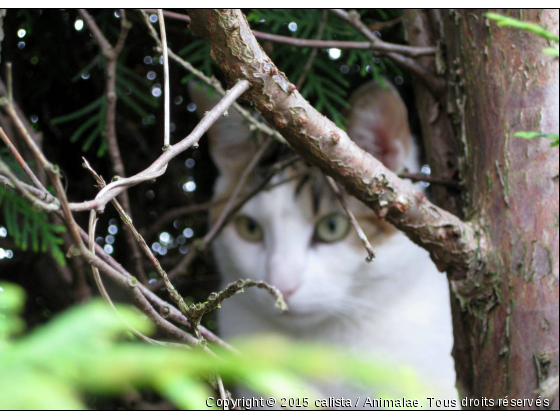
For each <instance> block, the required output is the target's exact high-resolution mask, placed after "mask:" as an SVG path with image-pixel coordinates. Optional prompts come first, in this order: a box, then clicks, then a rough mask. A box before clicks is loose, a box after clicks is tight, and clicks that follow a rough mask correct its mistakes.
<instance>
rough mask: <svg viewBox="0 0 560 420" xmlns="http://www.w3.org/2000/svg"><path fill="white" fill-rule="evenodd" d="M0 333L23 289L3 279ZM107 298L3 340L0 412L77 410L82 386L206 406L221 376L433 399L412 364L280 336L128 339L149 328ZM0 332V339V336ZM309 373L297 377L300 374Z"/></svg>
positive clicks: (293, 390) (275, 392)
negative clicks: (221, 340) (189, 341)
mask: <svg viewBox="0 0 560 420" xmlns="http://www.w3.org/2000/svg"><path fill="white" fill-rule="evenodd" d="M1 287H2V292H0V296H1V299H2V300H0V303H1V305H2V309H1V311H0V315H2V316H0V331H5V330H6V324H7V323H8V322H10V321H9V319H10V318H9V317H13V316H14V315H15V312H16V311H17V310H20V309H21V308H22V305H23V293H22V291H21V289H19V288H18V287H15V286H13V285H9V284H2V286H1ZM118 311H119V313H120V315H121V317H119V316H117V315H116V314H115V313H114V311H112V310H111V309H110V308H109V307H108V306H107V305H106V304H105V303H104V302H102V301H93V302H91V303H89V304H87V305H82V306H79V307H74V308H72V309H70V310H69V311H67V312H65V313H63V314H61V315H59V316H57V317H55V318H54V319H53V320H51V321H50V322H48V323H47V324H45V325H43V326H40V327H37V328H36V329H35V330H33V332H32V333H31V334H29V335H28V336H26V337H24V338H21V339H18V340H12V341H10V340H8V341H7V342H5V337H4V341H2V340H0V409H80V408H84V404H83V402H82V401H81V400H80V394H81V392H82V391H87V392H93V393H103V394H106V393H113V394H119V393H122V392H123V391H124V390H126V389H130V388H136V389H139V390H141V389H145V388H152V389H155V390H157V391H159V392H160V393H161V394H162V395H163V396H165V397H166V398H168V399H169V400H170V401H171V402H173V403H174V404H176V406H177V407H179V408H183V409H207V408H209V407H207V406H206V399H207V398H208V397H209V396H213V395H214V393H213V391H212V390H211V389H210V388H209V387H208V385H206V383H205V378H210V377H214V375H215V374H219V375H220V376H221V377H222V378H224V380H225V381H227V383H229V384H231V383H232V382H233V383H237V384H241V385H243V386H245V387H249V388H251V389H253V390H254V391H255V392H257V393H261V394H263V395H266V396H276V397H278V398H281V397H289V396H293V397H302V396H309V397H311V398H317V397H318V395H316V394H314V393H313V391H312V389H313V387H312V386H309V384H308V383H307V380H308V379H315V380H320V381H324V380H328V379H329V378H337V380H339V379H341V378H342V379H346V380H348V381H349V382H351V383H355V382H358V383H361V384H363V385H366V386H368V387H369V388H371V389H375V388H376V387H382V388H383V390H384V391H385V392H386V393H387V395H393V396H399V397H400V396H403V395H404V396H409V395H420V394H418V393H419V392H421V395H430V394H429V392H428V393H426V392H427V391H426V390H425V389H423V388H421V387H420V383H419V382H418V380H417V379H416V377H415V376H414V375H413V374H412V373H411V371H410V370H409V369H406V368H399V369H395V368H394V367H391V366H389V365H387V364H386V363H381V362H372V361H369V362H368V361H365V360H364V359H361V358H359V357H356V356H355V355H353V354H350V353H348V352H346V351H342V350H336V349H329V348H327V347H325V346H320V345H318V344H305V343H303V344H302V343H293V342H289V341H287V340H285V339H282V338H279V337H272V338H266V337H261V338H253V339H249V340H247V339H246V340H243V341H240V342H239V347H238V348H239V349H240V350H241V351H242V353H241V354H231V353H226V352H225V350H220V349H216V351H217V352H218V354H219V356H221V357H215V356H213V355H211V354H209V353H208V352H204V351H202V349H191V350H183V349H178V348H170V347H157V346H152V345H148V344H145V343H142V342H126V341H123V340H122V338H123V337H125V336H126V333H127V329H128V326H127V324H129V325H133V326H134V327H135V328H136V329H138V330H139V331H142V332H143V333H145V334H148V333H149V332H150V331H151V330H152V329H153V328H152V326H151V324H150V322H148V321H147V319H146V318H145V317H144V316H142V315H140V314H138V313H137V312H135V311H133V310H131V309H129V308H127V307H118ZM0 337H2V336H0ZM302 375H303V377H305V378H308V379H303V377H302Z"/></svg>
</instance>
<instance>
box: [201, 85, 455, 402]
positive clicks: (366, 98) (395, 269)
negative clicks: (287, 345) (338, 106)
mask: <svg viewBox="0 0 560 420" xmlns="http://www.w3.org/2000/svg"><path fill="white" fill-rule="evenodd" d="M191 97H192V98H193V100H194V101H195V102H196V103H197V109H198V112H199V113H200V115H202V113H203V112H204V111H207V110H209V109H210V108H211V107H212V106H213V105H214V104H215V103H216V101H217V98H210V97H208V95H207V94H206V92H205V91H204V90H200V89H194V88H193V87H192V86H191ZM350 103H351V106H352V108H351V111H350V113H349V115H348V134H349V135H350V138H352V139H353V140H354V141H355V142H356V143H358V144H359V145H360V146H361V147H362V148H364V149H366V150H367V151H369V152H370V153H372V154H374V155H375V156H376V157H377V158H378V159H380V160H381V161H382V162H383V163H384V164H385V165H386V166H388V167H389V168H390V169H392V170H395V171H397V170H401V169H402V168H404V167H406V168H408V169H409V170H411V171H417V170H418V167H419V163H418V157H417V149H416V147H415V145H414V143H413V141H412V140H411V135H410V131H409V127H408V121H407V111H406V107H405V105H404V103H403V102H402V100H401V99H400V97H399V96H398V93H396V91H395V89H394V88H392V87H391V86H388V87H385V88H382V87H380V85H378V84H375V83H368V84H366V85H364V86H362V87H361V88H360V89H359V90H358V91H357V92H356V93H355V94H354V95H353V96H352V98H351V100H350ZM251 137H252V136H251V133H250V131H249V129H248V127H247V124H246V123H245V122H244V121H243V119H242V117H241V116H240V115H239V114H238V113H237V112H236V111H235V110H233V109H230V111H229V116H228V117H227V118H223V119H221V120H219V121H218V122H217V123H216V124H215V125H214V126H213V127H212V128H211V129H210V130H209V140H210V151H211V155H212V158H213V160H214V162H215V163H216V166H217V167H218V169H219V177H218V179H217V182H216V185H215V191H214V196H215V198H220V197H227V196H228V195H229V194H230V193H231V191H232V189H233V188H234V187H235V185H236V182H237V180H238V178H239V175H240V173H241V172H242V170H243V169H244V168H245V167H246V165H247V163H248V161H249V160H250V159H251V157H252V156H253V155H254V153H255V151H256V150H257V147H258V145H257V142H256V141H255V140H254V139H253V140H250V139H251ZM298 165H299V167H300V168H301V167H303V166H304V164H303V163H299V164H298ZM297 171H298V169H297V167H296V168H291V169H290V170H289V171H287V172H289V173H291V174H293V173H294V172H296V173H297ZM257 172H258V171H257ZM289 176H291V175H289V174H281V175H279V176H277V177H276V178H275V179H274V180H273V183H274V182H275V181H279V180H282V179H285V178H286V177H289ZM256 177H257V178H258V176H256ZM322 179H323V178H322V175H315V176H312V177H311V179H309V180H308V181H307V182H302V180H301V179H299V180H297V179H296V180H293V181H290V182H286V183H284V184H282V185H280V186H278V187H275V188H272V189H270V190H269V191H263V192H261V193H259V194H258V195H256V196H255V197H254V198H253V199H251V200H250V201H249V202H248V203H247V204H245V206H244V207H243V208H242V209H241V210H240V211H239V212H238V214H237V216H236V217H235V219H234V220H233V221H232V222H231V223H229V225H227V226H226V227H225V228H224V229H223V231H222V233H221V234H220V236H219V237H218V238H217V239H216V240H215V242H214V252H215V257H216V262H217V264H218V266H219V269H220V272H221V275H222V279H223V284H224V285H226V284H228V283H230V282H233V281H236V280H238V279H240V278H243V279H245V278H249V279H254V280H265V281H267V282H268V283H270V284H272V285H273V286H276V287H277V288H278V289H279V290H280V291H281V292H282V293H283V294H284V297H285V299H286V301H287V303H288V305H289V311H287V312H285V313H280V311H279V310H278V309H277V308H275V306H274V300H273V298H272V297H271V296H269V295H268V294H267V293H264V292H263V291H262V290H256V289H247V290H246V291H245V293H243V294H239V295H236V296H235V297H234V298H232V299H229V300H227V301H226V302H224V304H223V307H222V309H221V310H220V311H219V312H218V320H219V329H220V334H221V336H223V337H225V338H228V337H233V336H238V335H248V334H259V333H261V334H262V333H271V332H273V333H280V334H283V335H286V336H289V337H294V338H297V339H305V340H311V341H316V342H324V343H328V344H331V345H339V344H341V343H344V346H345V347H346V348H348V347H349V348H351V349H352V350H356V351H358V352H362V353H366V354H367V353H368V352H369V353H371V352H373V353H374V354H375V355H376V357H381V358H386V359H387V360H388V361H392V362H395V363H398V364H407V365H411V366H412V367H413V368H414V369H415V370H416V372H417V373H419V374H420V376H421V378H423V379H425V380H426V381H427V382H429V383H430V384H431V385H432V390H434V391H435V395H432V394H431V393H430V394H427V395H426V396H425V397H437V398H457V392H456V389H455V370H454V362H453V359H452V357H451V348H452V341H453V337H452V327H451V313H450V305H449V291H448V284H447V281H446V278H445V276H444V275H443V274H441V273H439V272H438V271H437V269H436V268H435V266H434V264H433V263H432V261H431V260H430V258H429V256H428V253H427V252H426V251H424V250H423V249H421V248H420V247H418V246H416V245H415V244H413V243H412V242H411V241H410V240H409V239H408V238H406V237H405V235H404V234H402V233H401V232H400V231H398V230H396V229H395V228H393V227H392V226H391V225H389V224H388V223H386V222H384V221H381V220H379V219H378V218H377V217H376V216H375V215H374V214H373V212H372V210H370V209H369V208H367V207H366V206H365V205H363V204H362V203H361V202H359V201H358V200H356V199H354V198H353V197H349V196H347V197H346V199H347V202H348V203H349V206H350V207H351V209H352V211H353V212H354V214H355V216H356V217H357V219H358V221H359V222H360V224H361V226H362V228H363V229H364V231H365V233H366V235H367V237H368V238H369V240H370V242H371V244H372V246H373V248H374V249H375V251H376V253H377V258H376V260H375V261H374V262H372V263H369V264H368V263H367V262H366V261H365V257H366V252H365V249H364V248H363V245H362V243H361V242H360V240H359V238H358V236H357V234H356V232H355V231H354V229H353V228H352V227H351V226H350V224H349V221H348V218H347V217H346V214H345V213H344V211H343V209H342V207H341V206H340V204H339V202H338V201H337V199H336V198H335V196H334V195H333V193H332V191H331V190H330V188H329V186H328V185H327V184H326V183H325V182H321V180H322ZM247 188H248V189H251V188H252V185H250V184H249V185H248V187H247ZM220 212H221V208H217V209H214V210H213V212H212V214H211V218H212V219H214V220H215V218H216V217H217V216H218V215H219V214H220ZM322 391H323V392H324V393H325V396H327V397H331V396H333V397H335V396H336V397H344V398H353V397H356V396H357V395H355V394H354V392H355V391H352V390H340V389H337V390H335V389H328V388H327V389H322ZM334 394H337V395H334ZM369 396H370V397H372V395H369ZM421 404H423V405H424V408H429V407H428V406H427V401H426V400H424V401H421Z"/></svg>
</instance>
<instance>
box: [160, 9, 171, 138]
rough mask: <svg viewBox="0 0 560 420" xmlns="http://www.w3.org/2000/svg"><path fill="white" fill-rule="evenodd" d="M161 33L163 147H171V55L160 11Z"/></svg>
mask: <svg viewBox="0 0 560 420" xmlns="http://www.w3.org/2000/svg"><path fill="white" fill-rule="evenodd" d="M158 18H159V19H158V20H159V32H160V33H161V46H162V50H163V91H164V92H163V98H164V101H165V102H164V115H165V124H164V134H163V147H164V148H167V147H168V146H169V97H170V96H169V95H170V92H169V55H168V53H167V35H166V34H165V22H164V20H163V13H162V10H161V9H158Z"/></svg>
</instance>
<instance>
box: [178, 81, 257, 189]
mask: <svg viewBox="0 0 560 420" xmlns="http://www.w3.org/2000/svg"><path fill="white" fill-rule="evenodd" d="M189 95H190V97H191V100H192V101H193V102H194V103H195V105H196V112H197V114H198V116H199V117H200V118H202V117H204V114H205V113H206V112H207V111H210V110H211V109H212V108H213V107H214V106H215V105H216V104H217V103H218V102H219V101H220V99H222V96H221V95H220V94H219V93H217V92H212V91H210V89H209V88H208V86H207V85H205V84H203V83H198V82H194V81H193V82H190V83H189ZM250 137H251V131H250V130H249V126H248V124H247V122H246V120H245V119H244V118H243V117H242V116H241V114H240V113H239V112H238V111H236V110H235V109H234V108H233V107H230V108H229V110H228V113H227V116H224V117H220V118H219V119H218V120H217V121H216V122H215V123H214V124H213V125H212V127H210V128H209V129H208V140H209V142H210V143H209V145H210V155H211V156H212V160H213V161H214V164H215V165H216V166H217V168H218V170H219V171H220V175H223V176H225V177H228V178H229V179H232V180H235V179H236V178H237V177H238V175H239V174H240V172H241V171H242V170H243V168H244V167H245V166H246V164H247V163H248V162H249V160H250V159H251V156H252V155H253V154H254V153H255V150H256V144H255V143H256V142H254V141H250Z"/></svg>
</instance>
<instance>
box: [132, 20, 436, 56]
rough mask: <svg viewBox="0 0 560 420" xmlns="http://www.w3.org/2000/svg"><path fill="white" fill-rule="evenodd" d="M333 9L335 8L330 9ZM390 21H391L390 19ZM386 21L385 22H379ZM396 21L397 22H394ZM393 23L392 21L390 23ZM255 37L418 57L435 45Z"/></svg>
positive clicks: (297, 44) (431, 51) (432, 50)
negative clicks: (421, 45)
mask: <svg viewBox="0 0 560 420" xmlns="http://www.w3.org/2000/svg"><path fill="white" fill-rule="evenodd" d="M143 10H145V11H146V12H150V13H156V10H155V9H143ZM331 10H335V9H331ZM163 14H164V15H165V16H167V17H168V18H171V19H176V20H181V21H183V22H191V18H190V16H187V15H183V14H180V13H175V12H170V11H167V10H164V11H163ZM391 22H392V21H391ZM381 23H386V22H381ZM395 23H397V22H395ZM391 24H393V23H391ZM252 32H253V34H254V35H255V37H256V38H258V39H264V40H265V41H272V42H276V43H278V44H287V45H293V46H295V47H302V48H305V47H310V48H339V49H341V50H372V51H373V52H375V53H379V54H384V53H387V52H393V51H394V52H399V53H400V54H403V55H406V56H409V57H420V56H424V55H434V54H435V53H436V48H435V47H411V46H409V45H400V44H391V43H389V42H384V41H381V42H379V43H376V44H375V45H374V44H372V43H371V42H355V41H335V40H333V41H321V40H319V39H301V38H294V37H289V36H282V35H274V34H269V33H266V32H261V31H252Z"/></svg>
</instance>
